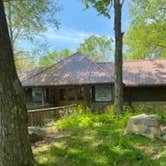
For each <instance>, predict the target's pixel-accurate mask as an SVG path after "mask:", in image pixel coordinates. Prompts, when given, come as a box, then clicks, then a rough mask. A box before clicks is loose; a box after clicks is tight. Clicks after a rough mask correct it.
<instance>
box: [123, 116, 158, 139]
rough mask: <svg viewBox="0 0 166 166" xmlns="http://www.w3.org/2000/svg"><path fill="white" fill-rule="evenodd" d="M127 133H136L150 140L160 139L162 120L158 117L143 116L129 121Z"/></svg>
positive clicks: (134, 117)
mask: <svg viewBox="0 0 166 166" xmlns="http://www.w3.org/2000/svg"><path fill="white" fill-rule="evenodd" d="M125 133H134V134H139V135H143V136H145V137H148V138H151V139H153V138H155V137H158V138H160V136H161V130H160V120H159V118H158V116H156V115H146V114H141V115H137V116H133V117H131V118H130V119H129V121H128V124H127V127H126V130H125Z"/></svg>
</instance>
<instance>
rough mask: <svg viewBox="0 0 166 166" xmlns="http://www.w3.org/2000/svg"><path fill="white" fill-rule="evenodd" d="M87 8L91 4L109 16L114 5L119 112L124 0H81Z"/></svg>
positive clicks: (117, 105) (117, 106) (119, 108)
mask: <svg viewBox="0 0 166 166" xmlns="http://www.w3.org/2000/svg"><path fill="white" fill-rule="evenodd" d="M82 1H83V3H84V4H85V6H86V7H87V8H88V7H89V5H92V6H93V7H94V8H95V9H96V10H97V11H98V12H99V14H102V15H104V16H105V17H107V18H110V14H109V12H110V8H111V7H112V6H114V27H115V102H114V104H115V109H116V112H117V113H120V112H121V111H122V108H123V83H122V63H123V58H122V48H123V42H122V39H123V33H122V32H121V9H122V5H123V3H124V0H82Z"/></svg>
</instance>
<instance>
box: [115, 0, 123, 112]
mask: <svg viewBox="0 0 166 166" xmlns="http://www.w3.org/2000/svg"><path fill="white" fill-rule="evenodd" d="M121 8H122V5H121V3H120V0H114V10H115V16H114V25H115V110H116V113H120V112H121V111H122V107H123V83H122V80H123V78H122V77H123V75H122V64H123V59H122V47H123V43H122V38H123V33H122V32H121Z"/></svg>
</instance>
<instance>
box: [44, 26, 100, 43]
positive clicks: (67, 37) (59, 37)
mask: <svg viewBox="0 0 166 166" xmlns="http://www.w3.org/2000/svg"><path fill="white" fill-rule="evenodd" d="M43 35H44V37H45V39H47V40H48V41H49V40H51V41H61V42H71V43H80V42H82V41H83V40H84V39H85V38H87V37H89V36H91V35H95V36H101V35H99V34H95V33H92V32H85V31H80V30H76V29H71V28H62V29H60V30H59V31H56V30H54V29H53V28H49V29H48V30H47V32H44V34H43Z"/></svg>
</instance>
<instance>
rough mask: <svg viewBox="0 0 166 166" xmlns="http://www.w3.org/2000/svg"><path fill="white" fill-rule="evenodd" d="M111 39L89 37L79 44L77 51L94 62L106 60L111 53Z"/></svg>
mask: <svg viewBox="0 0 166 166" xmlns="http://www.w3.org/2000/svg"><path fill="white" fill-rule="evenodd" d="M112 43H113V39H112V38H107V37H105V36H101V37H97V36H94V35H93V36H90V37H88V38H87V39H85V40H84V41H83V43H81V44H80V47H79V48H78V51H80V52H81V53H82V54H84V55H85V56H87V57H89V58H90V59H92V60H94V61H103V60H107V59H108V58H109V56H110V54H111V52H112V48H111V44H112Z"/></svg>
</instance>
